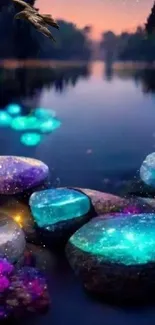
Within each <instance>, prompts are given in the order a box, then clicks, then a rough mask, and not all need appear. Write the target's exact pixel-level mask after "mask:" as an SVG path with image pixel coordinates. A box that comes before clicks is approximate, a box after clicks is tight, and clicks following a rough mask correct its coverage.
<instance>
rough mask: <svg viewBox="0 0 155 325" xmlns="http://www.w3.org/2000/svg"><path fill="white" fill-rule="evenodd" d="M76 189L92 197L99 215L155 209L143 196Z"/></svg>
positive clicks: (151, 210)
mask: <svg viewBox="0 0 155 325" xmlns="http://www.w3.org/2000/svg"><path fill="white" fill-rule="evenodd" d="M75 189H76V190H79V191H81V192H82V193H84V194H86V195H87V196H88V197H89V198H90V200H91V202H92V206H93V208H94V211H95V213H96V214H97V215H101V214H107V213H115V212H125V213H141V212H154V211H155V209H154V207H153V206H152V205H150V204H149V203H148V202H147V201H143V200H142V198H138V197H137V198H135V197H134V198H132V197H130V198H129V197H127V198H124V197H120V196H116V195H113V194H109V193H104V192H100V191H95V190H90V189H84V188H75Z"/></svg>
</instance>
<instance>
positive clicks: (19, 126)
mask: <svg viewBox="0 0 155 325" xmlns="http://www.w3.org/2000/svg"><path fill="white" fill-rule="evenodd" d="M39 126H40V121H39V120H38V119H37V118H36V117H35V116H18V117H16V118H14V119H13V121H12V123H11V127H12V128H13V129H14V130H17V131H26V130H38V129H39Z"/></svg>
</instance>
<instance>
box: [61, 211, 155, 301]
mask: <svg viewBox="0 0 155 325" xmlns="http://www.w3.org/2000/svg"><path fill="white" fill-rule="evenodd" d="M66 255H67V258H68V260H69V263H70V265H71V267H72V268H73V270H74V272H75V273H76V274H77V275H78V276H79V277H80V278H81V279H82V281H83V284H84V286H85V288H86V289H87V290H88V291H90V292H92V293H95V294H97V295H99V296H102V297H104V299H109V298H110V299H116V301H118V300H124V301H130V302H132V301H137V302H139V301H141V300H149V299H150V298H153V300H154V299H155V296H154V292H155V214H139V215H126V214H120V215H119V214H118V215H117V216H115V218H114V217H113V216H110V215H109V218H108V219H105V218H102V217H97V218H95V219H93V220H91V221H90V222H88V223H87V224H86V225H84V226H83V227H82V228H80V229H79V230H78V231H77V232H76V233H75V234H74V235H72V237H71V238H70V240H69V242H68V244H67V246H66Z"/></svg>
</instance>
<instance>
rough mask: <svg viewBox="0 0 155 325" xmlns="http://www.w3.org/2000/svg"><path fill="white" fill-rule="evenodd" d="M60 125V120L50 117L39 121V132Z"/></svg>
mask: <svg viewBox="0 0 155 325" xmlns="http://www.w3.org/2000/svg"><path fill="white" fill-rule="evenodd" d="M60 126H61V122H60V121H59V120H57V119H54V118H50V119H48V120H46V121H43V122H41V123H40V132H42V133H46V132H47V133H48V132H52V131H54V130H56V129H58V128H59V127H60Z"/></svg>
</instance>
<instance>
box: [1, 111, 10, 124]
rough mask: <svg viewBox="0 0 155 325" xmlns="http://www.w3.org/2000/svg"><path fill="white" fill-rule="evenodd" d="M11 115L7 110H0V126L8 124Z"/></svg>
mask: <svg viewBox="0 0 155 325" xmlns="http://www.w3.org/2000/svg"><path fill="white" fill-rule="evenodd" d="M11 122H12V118H11V116H10V115H9V114H8V113H7V112H0V126H10V124H11Z"/></svg>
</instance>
